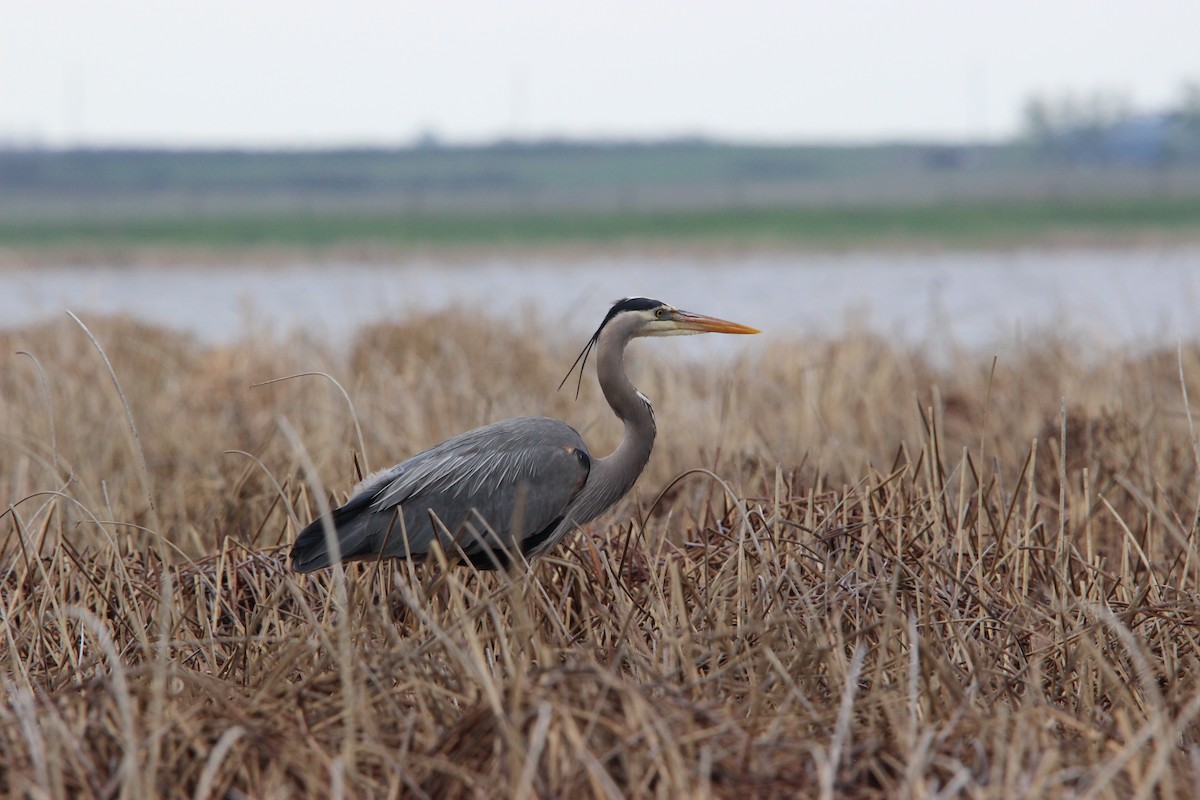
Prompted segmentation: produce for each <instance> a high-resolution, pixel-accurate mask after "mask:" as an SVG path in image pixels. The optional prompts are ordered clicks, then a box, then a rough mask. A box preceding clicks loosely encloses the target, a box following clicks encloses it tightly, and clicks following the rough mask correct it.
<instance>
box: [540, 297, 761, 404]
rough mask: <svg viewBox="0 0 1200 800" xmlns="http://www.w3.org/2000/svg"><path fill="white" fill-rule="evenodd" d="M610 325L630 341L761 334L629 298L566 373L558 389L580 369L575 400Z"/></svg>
mask: <svg viewBox="0 0 1200 800" xmlns="http://www.w3.org/2000/svg"><path fill="white" fill-rule="evenodd" d="M610 326H620V327H622V328H624V329H625V330H626V336H627V337H628V338H630V339H633V338H636V337H639V336H683V335H687V334H693V333H758V330H757V329H756V328H751V327H749V326H746V325H739V324H738V323H736V322H729V321H727V320H723V319H717V318H716V317H708V316H705V315H703V314H693V313H692V312H690V311H681V310H680V309H678V308H675V307H674V306H672V305H668V304H667V303H664V302H663V301H661V300H652V299H651V298H649V297H626V298H624V299H622V300H618V301H617V302H615V303H613V305H612V308H610V309H609V310H608V314H606V315H605V317H604V321H603V322H601V323H600V327H599V328H596V332H595V333H593V334H592V338H591V339H588V342H587V344H586V345H584V346H583V350H582V351H581V352H580V353H579V356H578V357H577V358H576V359H575V363H574V364H572V365H571V369H569V370H567V374H566V375H565V376H564V377H563V379H562V382H561V383H559V384H558V388H559V389H561V388H562V387H563V386H564V385H566V383H567V380H568V379H569V378H570V377H571V373H572V372H574V371H575V368H576V367H579V379H578V381H577V382H576V384H575V398H576V399H579V390H580V388H581V387H582V386H583V370H584V368H585V367H586V366H587V360H588V356H589V355H591V352H592V349H593V348H594V347H595V346H596V344H597V343H598V342H599V341H600V334H602V333H603V332H604V331H605V329H607V328H609V327H610Z"/></svg>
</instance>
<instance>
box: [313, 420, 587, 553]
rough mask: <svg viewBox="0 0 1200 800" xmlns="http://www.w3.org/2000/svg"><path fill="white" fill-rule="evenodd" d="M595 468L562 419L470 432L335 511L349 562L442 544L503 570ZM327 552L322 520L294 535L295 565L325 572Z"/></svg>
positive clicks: (369, 484) (368, 486) (550, 524)
mask: <svg viewBox="0 0 1200 800" xmlns="http://www.w3.org/2000/svg"><path fill="white" fill-rule="evenodd" d="M590 463H591V462H590V459H589V458H588V455H587V449H586V446H585V445H584V443H583V440H582V439H581V438H580V436H579V434H578V433H577V432H576V431H575V430H574V429H573V428H571V427H570V426H569V425H566V424H565V423H562V422H559V421H557V420H552V419H547V418H545V417H521V418H518V419H511V420H506V421H504V422H498V423H495V424H493V425H488V426H485V427H483V428H477V429H475V430H473V431H468V432H467V433H464V434H462V435H461V436H457V437H455V438H453V439H449V440H447V441H445V442H443V443H441V444H439V445H437V446H435V447H433V448H430V449H429V450H426V451H425V452H423V453H419V454H417V455H415V456H413V457H412V458H410V459H408V460H407V461H404V462H402V463H401V464H398V465H396V466H395V467H393V468H391V469H390V470H387V471H385V472H383V473H380V474H379V475H377V476H373V477H372V478H369V479H368V480H367V481H364V482H363V484H362V486H361V487H360V489H359V491H358V493H357V494H356V495H355V496H354V497H353V498H352V499H351V500H350V501H349V502H348V503H346V505H344V506H342V507H341V508H339V509H337V510H336V511H335V512H334V513H333V519H332V521H333V524H334V526H335V528H336V530H337V537H338V542H339V545H340V549H341V554H342V557H343V558H344V559H352V558H371V557H375V556H378V555H383V556H384V557H395V556H399V557H408V556H411V557H414V558H422V557H424V556H425V555H426V554H427V553H428V552H429V549H430V547H431V546H432V543H433V541H434V540H435V539H436V540H439V541H440V542H441V543H442V546H443V547H444V548H446V549H447V551H448V552H451V553H454V552H457V551H459V550H460V549H461V551H462V552H463V554H465V555H466V556H467V558H468V559H470V560H471V561H473V562H474V563H476V564H477V565H478V566H481V567H491V566H501V565H503V564H505V563H507V560H508V557H507V556H508V553H506V552H505V551H506V550H508V551H510V552H511V551H513V550H519V549H521V548H522V547H523V544H524V543H525V542H526V540H531V541H535V540H537V541H540V538H539V537H544V536H545V535H548V534H549V533H550V532H551V531H552V530H553V529H554V528H556V527H557V526H558V524H559V522H561V521H562V518H563V516H564V514H565V513H566V510H567V507H568V506H569V505H570V503H571V501H572V500H573V499H574V498H575V496H576V495H577V494H578V492H579V490H580V489H581V488H582V487H583V484H584V482H585V481H586V480H587V476H588V471H589V469H590ZM310 531H312V533H311V534H310ZM306 537H307V538H306ZM302 545H303V546H302ZM325 549H326V548H325V537H324V529H323V523H322V521H321V520H317V521H316V522H314V523H312V524H311V525H309V526H308V528H306V529H305V530H304V531H303V532H302V533H301V535H300V537H299V538H298V539H297V541H296V547H295V549H294V550H293V557H292V558H293V565H294V566H295V568H296V569H298V570H301V571H309V570H312V569H319V568H320V567H322V566H328V565H329V563H332V558H331V557H330V555H329V554H328V553H326V552H324V551H325Z"/></svg>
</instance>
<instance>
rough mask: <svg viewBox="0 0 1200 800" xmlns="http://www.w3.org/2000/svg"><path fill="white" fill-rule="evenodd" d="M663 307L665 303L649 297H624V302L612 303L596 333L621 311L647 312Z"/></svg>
mask: <svg viewBox="0 0 1200 800" xmlns="http://www.w3.org/2000/svg"><path fill="white" fill-rule="evenodd" d="M665 305H666V303H664V302H663V301H662V300H651V299H650V298H649V297H626V298H625V299H624V300H618V301H617V302H615V303H613V306H612V308H610V309H609V310H608V315H607V316H605V317H604V322H601V323H600V329H598V330H597V331H596V332H597V333H599V332H600V330H603V328H604V326H605V325H607V324H608V322H609V320H611V319H612V318H613V317H615V316H616V315H617V314H620V313H621V312H622V311H649V310H650V309H652V308H658V307H659V306H665Z"/></svg>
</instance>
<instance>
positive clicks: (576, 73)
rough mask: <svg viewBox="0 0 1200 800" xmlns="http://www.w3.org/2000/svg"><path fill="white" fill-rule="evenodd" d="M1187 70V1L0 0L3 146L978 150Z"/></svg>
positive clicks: (1173, 92) (1159, 91) (1199, 12)
mask: <svg viewBox="0 0 1200 800" xmlns="http://www.w3.org/2000/svg"><path fill="white" fill-rule="evenodd" d="M1184 80H1193V81H1200V0H1128V1H1126V2H1105V1H1104V0H903V1H901V0H896V1H895V2H882V0H872V1H868V0H845V1H844V2H843V1H840V0H823V2H808V1H807V0H805V1H804V2H785V1H784V0H777V1H776V2H769V1H768V0H726V1H725V2H708V1H707V0H691V1H690V2H686V1H684V0H643V1H642V2H627V0H607V1H606V2H589V3H586V4H585V3H582V2H578V1H577V0H544V1H542V2H539V1H538V0H437V1H436V2H434V1H432V0H429V1H427V2H424V3H419V4H417V3H410V2H395V1H393V2H346V1H345V0H343V2H322V1H321V0H291V2H282V1H280V0H236V2H235V1H233V0H205V2H188V3H184V2H179V0H154V1H149V0H105V1H103V2H102V1H101V0H61V2H55V1H54V0H3V6H0V143H3V142H9V143H12V142H24V143H31V142H37V143H41V144H46V145H64V144H65V145H75V144H93V145H112V144H155V145H174V146H184V145H201V146H222V145H236V146H275V145H288V146H317V145H337V144H399V143H404V142H407V141H411V140H412V139H413V137H415V136H416V135H418V134H419V133H420V132H422V131H425V130H431V131H434V132H436V133H437V134H438V135H439V136H441V137H442V138H444V139H446V140H450V141H460V142H462V141H480V140H486V139H491V138H494V137H498V136H511V135H517V136H522V137H539V136H548V135H565V136H579V137H585V136H586V137H591V136H607V137H624V136H638V137H661V136H670V135H680V134H702V135H707V136H714V137H722V138H734V139H740V140H750V141H779V140H809V141H817V140H820V141H829V140H846V139H852V140H859V141H861V140H872V139H881V138H915V137H936V138H943V139H955V138H962V137H964V136H980V135H984V136H990V137H996V136H1001V135H1005V134H1008V133H1011V132H1013V131H1014V130H1015V129H1016V128H1017V126H1018V123H1019V120H1020V108H1021V105H1022V103H1023V101H1024V99H1025V98H1026V97H1028V96H1029V95H1030V94H1031V93H1035V92H1036V93H1051V94H1056V93H1060V92H1067V91H1074V92H1090V91H1094V90H1101V89H1103V90H1113V91H1117V92H1120V93H1124V94H1125V95H1126V96H1128V97H1129V98H1130V99H1131V100H1132V101H1133V102H1134V104H1135V105H1136V106H1137V107H1139V108H1147V109H1149V108H1154V107H1156V106H1161V105H1163V104H1166V103H1169V102H1171V101H1172V100H1174V99H1175V98H1176V97H1177V96H1178V92H1179V87H1180V85H1181V84H1182V82H1183V81H1184Z"/></svg>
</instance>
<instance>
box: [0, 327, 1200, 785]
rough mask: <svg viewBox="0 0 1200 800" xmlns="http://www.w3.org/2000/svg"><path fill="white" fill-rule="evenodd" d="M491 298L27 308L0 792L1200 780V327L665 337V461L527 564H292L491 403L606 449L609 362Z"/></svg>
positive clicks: (4, 377)
mask: <svg viewBox="0 0 1200 800" xmlns="http://www.w3.org/2000/svg"><path fill="white" fill-rule="evenodd" d="M470 319H471V317H470V316H469V315H464V314H446V315H442V316H439V317H432V318H428V319H420V320H414V321H411V322H408V323H405V324H403V325H397V326H381V327H377V328H373V329H368V330H365V331H363V332H362V333H361V335H360V336H359V338H358V340H357V343H356V344H355V346H354V347H353V350H352V352H350V353H349V354H339V353H335V352H331V351H330V350H328V349H326V348H324V347H322V346H320V345H319V344H317V343H314V342H306V341H299V340H298V341H289V342H286V343H279V342H273V341H270V340H266V339H264V340H253V341H246V342H244V343H241V344H239V345H236V346H231V347H221V348H211V347H201V346H198V345H197V344H196V343H194V342H192V341H190V340H189V339H188V338H186V337H184V336H180V335H175V334H170V333H166V332H164V331H161V330H154V329H148V328H145V327H142V326H139V325H136V324H134V323H132V322H129V321H126V320H120V319H108V320H85V321H86V322H87V323H88V328H89V329H90V331H91V333H92V334H94V336H95V344H93V342H92V341H91V340H90V339H89V337H88V336H87V335H86V334H85V332H84V331H83V330H82V329H81V328H80V327H79V326H76V325H75V324H73V323H71V322H70V321H65V322H63V323H62V324H53V325H46V326H41V327H37V328H30V329H27V330H22V331H18V332H15V333H12V332H10V333H6V334H3V335H0V436H2V439H0V503H3V507H2V508H0V511H2V512H3V513H4V516H3V517H2V518H0V616H2V622H3V636H4V642H3V645H0V681H2V683H3V686H0V753H2V755H0V792H3V793H5V794H8V795H26V796H30V797H55V798H57V797H76V796H91V797H144V796H153V795H167V796H192V797H199V798H205V797H221V796H224V797H262V798H269V797H287V796H331V797H340V796H352V797H368V796H378V797H397V796H405V797H438V798H441V797H458V796H488V797H521V798H528V797H545V798H548V797H584V796H600V797H649V796H658V797H668V796H684V797H702V796H716V797H747V796H757V797H795V796H811V797H822V798H829V797H835V796H856V797H927V796H940V797H954V796H966V797H979V798H988V797H1022V796H1072V797H1097V798H1107V797H1112V798H1124V797H1154V796H1188V795H1190V794H1191V793H1193V792H1194V791H1195V787H1196V786H1197V785H1198V784H1200V726H1198V723H1197V721H1196V720H1197V715H1198V714H1200V691H1198V690H1200V686H1198V681H1197V666H1198V664H1200V637H1198V636H1197V622H1198V619H1200V614H1198V612H1200V605H1198V602H1197V600H1198V594H1197V581H1200V549H1198V547H1197V540H1196V536H1197V517H1198V515H1200V483H1198V481H1197V478H1198V475H1200V472H1198V468H1197V463H1198V459H1200V455H1198V453H1197V449H1196V431H1195V430H1194V427H1193V419H1192V414H1193V412H1192V410H1191V409H1190V407H1189V406H1188V405H1187V403H1186V398H1187V397H1188V396H1190V397H1192V398H1197V397H1200V348H1196V347H1187V348H1183V349H1182V350H1181V351H1180V352H1179V353H1175V352H1154V353H1143V354H1137V353H1132V352H1106V353H1096V354H1093V357H1092V358H1090V359H1087V360H1085V359H1083V358H1081V357H1080V356H1079V355H1078V352H1077V348H1076V347H1074V346H1073V345H1072V343H1070V342H1063V341H1057V340H1054V339H1053V338H1047V339H1045V340H1043V341H1038V342H1036V343H1027V344H1026V345H1025V346H1023V347H1018V348H1013V349H1012V350H1011V351H1008V352H1005V353H1003V354H1001V356H1000V357H999V358H998V360H997V361H996V362H995V363H993V361H992V359H991V358H990V357H983V356H979V355H977V354H976V355H970V354H963V353H960V354H958V355H957V356H955V357H954V358H953V359H952V362H951V363H950V364H949V365H948V366H943V367H941V368H935V367H933V366H931V365H930V364H928V363H926V362H925V361H923V360H922V359H921V358H920V357H918V356H917V355H914V354H913V353H910V352H905V351H903V350H899V349H896V348H894V347H892V346H889V344H888V343H886V342H882V341H879V340H875V339H872V338H871V337H868V336H861V335H858V336H847V337H846V338H843V339H838V340H834V341H828V342H815V341H797V342H775V343H773V344H772V343H770V342H749V343H748V346H747V347H746V348H745V350H744V351H743V352H744V353H745V355H743V356H742V358H741V359H739V360H736V361H733V362H731V363H729V364H726V365H723V366H722V367H720V368H716V367H708V368H701V367H696V366H694V365H686V364H677V363H673V362H672V361H671V360H669V358H668V357H667V355H664V351H665V350H667V349H669V348H670V347H672V345H670V344H657V343H656V344H655V345H653V346H647V345H642V344H638V345H635V352H634V353H633V356H634V358H635V360H636V361H637V362H638V365H639V366H638V369H637V370H636V380H635V382H637V383H638V384H639V385H640V387H641V388H642V390H643V391H644V392H645V393H646V394H647V395H649V396H650V397H651V398H653V399H654V400H655V403H656V407H657V409H658V420H659V428H660V434H661V437H662V440H661V441H660V442H659V445H658V447H657V450H656V453H655V456H654V458H653V459H652V462H651V465H650V467H649V469H648V470H647V473H646V474H645V475H644V476H643V478H642V480H641V482H640V484H639V487H638V489H637V490H636V491H635V492H634V494H633V495H631V496H630V497H629V498H628V499H627V500H625V501H623V502H622V503H621V504H620V505H619V506H618V507H617V508H616V509H615V510H614V511H613V512H611V513H610V514H609V515H607V516H606V517H604V518H603V519H601V520H600V521H598V522H597V524H594V525H592V526H590V527H589V529H588V530H587V531H585V532H582V533H580V534H577V535H575V536H574V537H572V538H571V539H570V540H569V541H568V544H567V545H566V546H564V547H561V548H560V549H558V550H557V551H556V552H554V553H553V554H552V555H551V556H550V557H547V558H545V559H543V560H542V561H540V562H538V563H537V564H536V565H535V566H534V568H533V570H532V573H531V574H515V575H504V574H500V575H496V574H478V573H475V572H473V571H471V570H470V569H466V568H455V569H447V568H446V567H445V565H444V564H441V563H437V562H434V563H430V564H426V565H422V566H416V567H414V566H412V565H408V564H404V563H400V562H393V563H382V564H377V563H376V564H366V565H354V566H352V567H350V568H348V569H347V570H346V571H345V574H344V578H343V577H342V574H341V573H340V572H335V573H331V574H325V575H318V576H316V577H296V576H293V575H291V574H289V572H288V571H287V569H286V561H285V558H284V555H285V551H284V550H283V549H281V548H283V546H285V545H286V544H287V543H288V542H289V541H290V540H291V539H292V538H293V537H294V536H295V533H296V531H297V526H298V525H300V524H303V523H304V522H306V521H307V520H308V519H309V518H310V517H311V515H312V514H314V513H315V512H316V510H317V508H318V507H319V505H320V503H319V499H324V498H325V497H326V496H328V497H329V498H330V499H334V500H339V499H342V498H343V497H344V496H345V495H344V492H345V490H347V489H348V488H349V487H350V486H351V484H352V483H353V482H354V480H355V477H356V474H357V473H360V472H363V471H366V470H367V469H369V468H379V467H381V466H386V465H387V463H391V462H392V461H394V460H397V459H399V458H401V457H403V456H405V455H407V454H410V453H413V452H415V451H417V450H419V449H421V448H423V447H425V446H428V445H430V444H433V443H435V442H436V441H439V440H440V439H442V438H445V437H447V436H449V435H452V434H454V433H456V432H458V431H460V430H463V429H465V428H467V427H471V426H474V425H477V424H482V423H484V422H487V421H491V420H494V419H499V418H503V417H506V416H511V415H516V414H522V413H541V414H549V415H552V416H557V417H560V418H563V419H567V420H569V421H571V422H572V423H573V424H575V425H576V426H577V427H578V428H579V429H580V430H581V431H582V432H583V433H584V435H585V437H586V438H587V439H588V440H589V442H591V443H592V446H593V449H594V450H596V451H598V452H603V451H604V450H605V449H606V448H608V447H610V446H612V444H614V443H615V440H616V438H617V435H618V430H617V427H616V425H615V423H614V422H612V421H611V419H610V416H609V412H608V410H607V409H606V408H605V407H604V406H603V403H602V401H601V400H600V398H599V393H598V391H597V390H596V388H595V387H594V385H592V383H593V382H594V379H593V378H592V376H591V375H589V376H588V379H587V380H586V381H585V386H584V393H583V396H582V397H581V399H580V401H579V402H575V401H574V400H573V398H572V396H571V395H570V394H569V393H567V392H565V391H564V392H561V393H557V394H556V393H554V392H553V391H552V388H553V387H554V385H556V383H557V380H558V378H559V377H561V375H560V373H561V371H562V369H563V368H564V366H565V365H566V364H568V363H569V362H570V357H571V356H572V355H573V353H570V352H569V350H570V348H569V346H568V345H567V343H550V344H544V343H542V341H541V339H540V338H538V337H536V336H534V337H529V338H526V337H524V336H523V335H522V334H523V333H524V332H526V329H523V328H520V327H512V328H505V327H499V328H497V327H495V326H491V325H485V324H483V323H472V322H471V321H470ZM746 321H747V322H751V323H753V322H755V321H754V320H746ZM529 324H530V325H532V323H529ZM528 330H529V331H532V332H534V333H536V327H531V328H529V329H528ZM110 365H111V370H112V372H111V374H110V372H109V367H110ZM316 372H321V373H325V374H326V375H327V376H329V377H322V376H321V375H307V376H304V377H296V378H292V379H290V380H286V381H282V382H277V383H270V384H267V385H262V386H257V387H255V388H252V384H260V383H263V382H265V381H269V380H271V379H273V378H279V377H285V376H288V375H293V374H299V373H316ZM114 377H115V381H114ZM330 378H336V379H337V382H338V384H340V387H341V388H342V389H343V390H344V393H343V391H339V386H338V385H335V383H333V382H332V381H331V380H330ZM118 390H119V391H118ZM347 401H349V402H347ZM134 424H136V427H135V426H134ZM360 442H363V443H365V448H364V445H360ZM363 449H365V451H366V452H365V453H364V452H362V451H363ZM368 456H369V463H368ZM306 462H307V463H308V464H310V465H311V466H310V467H309V468H307V469H306V468H305V464H306ZM143 465H144V469H143ZM322 481H323V482H324V485H322ZM325 493H328V495H326V494H325Z"/></svg>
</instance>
